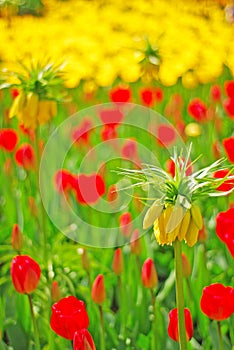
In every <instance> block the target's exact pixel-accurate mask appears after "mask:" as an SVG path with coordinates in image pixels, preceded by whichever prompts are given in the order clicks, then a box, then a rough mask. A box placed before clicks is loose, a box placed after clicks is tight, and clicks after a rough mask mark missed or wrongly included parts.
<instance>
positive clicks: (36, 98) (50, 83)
mask: <svg viewBox="0 0 234 350" xmlns="http://www.w3.org/2000/svg"><path fill="white" fill-rule="evenodd" d="M19 67H20V70H19V71H18V72H12V71H8V70H4V72H3V76H4V78H5V81H6V82H5V83H3V84H2V85H0V89H3V88H11V87H16V88H18V89H19V92H20V93H19V95H18V96H17V97H16V98H15V99H14V101H13V103H12V106H11V108H10V112H9V117H10V118H13V117H17V118H18V120H19V122H20V123H23V124H24V126H25V127H26V128H31V129H36V128H37V127H38V126H39V125H42V124H45V123H47V122H49V121H50V120H51V119H52V118H53V117H54V116H55V115H56V114H57V102H59V101H61V100H62V99H63V97H64V92H61V90H63V85H64V81H63V78H62V66H55V65H53V64H50V63H45V64H40V63H37V64H34V63H32V64H31V65H30V66H29V67H27V66H26V65H23V64H21V65H20V66H19ZM12 76H13V77H14V78H15V81H17V82H19V83H13V84H11V83H8V80H11V79H12Z"/></svg>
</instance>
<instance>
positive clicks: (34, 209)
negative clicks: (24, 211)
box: [28, 197, 38, 217]
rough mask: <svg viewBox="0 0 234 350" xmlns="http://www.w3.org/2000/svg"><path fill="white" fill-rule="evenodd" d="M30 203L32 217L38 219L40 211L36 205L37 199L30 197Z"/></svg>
mask: <svg viewBox="0 0 234 350" xmlns="http://www.w3.org/2000/svg"><path fill="white" fill-rule="evenodd" d="M28 203H29V209H30V213H31V214H32V216H34V217H37V215H38V209H37V205H36V203H35V199H34V198H33V197H29V199H28Z"/></svg>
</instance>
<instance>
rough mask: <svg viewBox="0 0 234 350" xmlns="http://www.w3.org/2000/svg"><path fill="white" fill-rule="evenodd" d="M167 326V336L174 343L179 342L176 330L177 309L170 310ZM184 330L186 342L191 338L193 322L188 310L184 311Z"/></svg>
mask: <svg viewBox="0 0 234 350" xmlns="http://www.w3.org/2000/svg"><path fill="white" fill-rule="evenodd" d="M168 316H169V324H168V335H169V337H170V338H171V339H173V340H174V341H177V342H178V341H179V329H178V310H177V308H175V309H172V310H171V311H170V312H169V315H168ZM184 318H185V328H186V337H187V341H188V340H190V339H191V338H192V336H193V321H192V316H191V313H190V310H189V309H188V308H185V309H184Z"/></svg>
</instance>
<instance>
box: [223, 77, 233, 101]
mask: <svg viewBox="0 0 234 350" xmlns="http://www.w3.org/2000/svg"><path fill="white" fill-rule="evenodd" d="M224 89H225V92H226V95H227V96H228V97H231V98H234V80H229V81H225V83H224Z"/></svg>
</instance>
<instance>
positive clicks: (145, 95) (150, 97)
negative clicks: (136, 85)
mask: <svg viewBox="0 0 234 350" xmlns="http://www.w3.org/2000/svg"><path fill="white" fill-rule="evenodd" d="M140 99H141V102H142V103H143V104H144V105H145V106H147V107H152V106H153V105H154V102H155V101H154V94H153V89H152V88H144V89H142V90H141V91H140Z"/></svg>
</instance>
